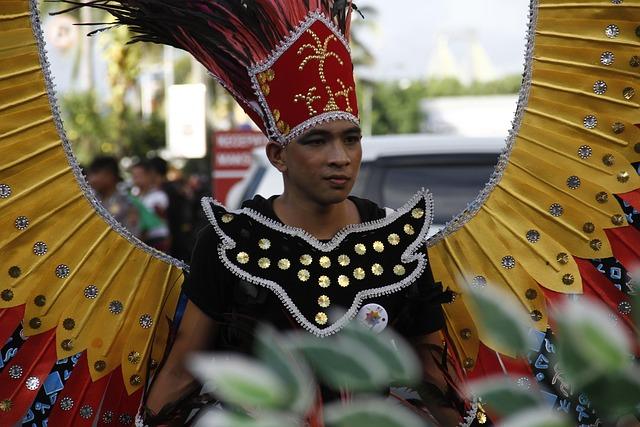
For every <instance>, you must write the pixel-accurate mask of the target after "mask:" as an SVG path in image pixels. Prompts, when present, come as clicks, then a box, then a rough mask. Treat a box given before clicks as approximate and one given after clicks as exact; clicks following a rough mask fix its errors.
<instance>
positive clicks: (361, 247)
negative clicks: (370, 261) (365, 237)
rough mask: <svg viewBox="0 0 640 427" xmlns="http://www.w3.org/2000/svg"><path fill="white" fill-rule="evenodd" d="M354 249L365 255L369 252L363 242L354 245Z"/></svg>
mask: <svg viewBox="0 0 640 427" xmlns="http://www.w3.org/2000/svg"><path fill="white" fill-rule="evenodd" d="M353 249H354V250H355V251H356V253H357V254H358V255H364V254H366V253H367V247H366V246H365V245H363V244H362V243H358V244H357V245H355V246H354V247H353Z"/></svg>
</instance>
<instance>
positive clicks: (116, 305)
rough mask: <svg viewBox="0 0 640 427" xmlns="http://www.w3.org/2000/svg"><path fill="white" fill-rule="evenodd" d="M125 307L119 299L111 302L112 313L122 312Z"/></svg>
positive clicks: (110, 309)
mask: <svg viewBox="0 0 640 427" xmlns="http://www.w3.org/2000/svg"><path fill="white" fill-rule="evenodd" d="M123 309H124V305H122V303H121V302H120V301H118V300H113V301H111V302H110V303H109V312H110V313H111V314H120V313H122V310H123Z"/></svg>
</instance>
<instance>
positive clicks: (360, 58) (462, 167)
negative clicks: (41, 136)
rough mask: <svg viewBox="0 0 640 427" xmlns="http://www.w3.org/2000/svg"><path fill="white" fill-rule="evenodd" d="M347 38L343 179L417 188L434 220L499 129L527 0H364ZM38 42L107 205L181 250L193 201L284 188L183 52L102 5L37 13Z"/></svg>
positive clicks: (368, 188)
mask: <svg viewBox="0 0 640 427" xmlns="http://www.w3.org/2000/svg"><path fill="white" fill-rule="evenodd" d="M357 4H358V7H359V9H360V10H361V12H362V13H363V15H364V16H365V18H364V19H362V18H361V17H359V16H358V15H357V14H354V24H353V27H352V31H353V33H352V50H353V58H354V64H355V66H356V70H355V71H356V77H357V83H358V92H359V96H358V99H359V102H360V114H361V121H362V128H363V131H364V135H365V138H364V140H363V150H364V159H363V169H362V173H361V176H360V179H359V181H358V184H357V186H356V188H355V189H354V192H355V193H356V194H358V195H361V196H365V197H369V198H371V199H373V200H375V201H377V202H378V203H381V204H383V205H386V206H390V207H394V208H395V207H398V206H399V205H401V204H402V203H404V201H406V200H407V199H408V198H409V197H410V196H411V195H412V194H413V193H414V192H415V190H417V189H418V188H420V187H423V186H424V187H429V188H431V189H432V191H433V192H434V195H435V198H436V221H435V222H436V227H435V228H434V229H437V228H438V227H441V226H442V225H443V224H444V223H446V221H448V220H449V219H450V218H451V217H452V216H453V215H455V214H456V213H458V212H460V211H461V210H462V209H463V208H464V207H465V206H466V204H467V203H469V202H471V200H472V199H473V198H474V197H475V195H476V194H477V193H478V191H480V189H481V188H482V187H483V185H484V183H485V182H486V181H487V180H488V178H489V176H490V174H491V172H492V170H493V167H494V165H495V163H496V159H497V156H498V153H499V152H500V151H501V149H502V147H503V145H504V140H505V138H506V136H507V134H508V131H509V129H510V128H511V122H512V120H513V115H514V112H515V109H516V103H517V93H518V90H519V87H520V83H521V79H522V72H523V69H524V65H523V64H524V50H525V43H526V33H527V24H528V1H526V0H510V1H505V0H460V1H458V2H455V3H452V2H442V1H439V2H438V1H434V0H401V1H394V2H391V1H388V0H361V1H359V2H357ZM58 7H59V6H58V5H55V4H53V3H46V2H42V4H41V12H42V15H43V21H44V30H45V40H46V42H47V48H48V58H49V61H50V65H51V72H52V74H53V77H54V81H55V84H56V90H57V95H58V102H59V105H60V107H61V110H62V113H63V119H64V125H65V128H66V131H67V137H68V139H69V140H70V141H71V143H72V145H73V148H74V151H75V153H76V155H77V157H78V159H79V162H80V163H81V165H82V166H83V167H84V169H85V173H86V174H87V176H88V178H89V181H90V183H91V184H92V185H93V186H94V188H95V189H96V192H97V194H98V196H99V197H100V198H101V199H102V201H103V203H104V204H105V206H106V207H107V208H108V209H109V210H110V211H111V212H112V214H113V215H114V216H115V217H116V218H117V219H118V220H119V221H121V222H122V223H124V224H125V225H126V226H127V227H128V228H129V229H131V230H132V231H133V232H134V233H136V234H137V235H138V236H139V237H140V238H142V239H143V240H144V241H146V242H147V243H149V244H150V245H153V246H155V247H157V248H159V249H161V250H164V251H167V252H169V253H170V254H172V255H174V256H176V257H178V258H180V259H185V260H188V258H189V255H190V251H191V248H192V246H193V243H194V239H195V233H196V232H197V230H198V229H199V228H200V227H201V226H202V225H203V224H204V223H205V218H204V217H203V215H202V213H201V210H200V207H199V199H200V198H201V197H202V196H207V195H213V196H214V197H216V198H217V199H218V200H220V201H222V202H224V203H227V204H228V205H229V206H230V207H232V208H233V207H238V206H239V204H240V202H241V201H242V200H243V199H245V198H250V197H253V195H255V194H257V193H259V194H263V195H265V196H269V195H271V194H276V193H278V192H279V191H280V190H281V188H282V187H281V186H282V184H281V182H280V177H279V176H277V174H275V171H274V170H272V169H271V168H269V166H268V164H267V162H266V158H265V157H264V155H263V154H262V153H261V149H260V148H261V147H262V146H263V145H264V144H265V142H266V141H265V139H264V137H263V136H262V135H261V134H259V133H257V132H256V127H255V126H254V125H253V124H252V123H251V122H250V120H249V119H248V117H247V116H246V115H245V114H244V113H243V112H242V109H241V108H240V107H239V106H238V105H236V104H235V102H234V101H233V99H232V98H231V97H230V96H228V95H227V94H226V93H225V92H224V90H223V89H222V88H221V87H220V86H219V85H218V84H216V83H215V82H214V81H213V79H211V78H209V77H208V76H207V73H206V70H204V68H203V67H202V66H200V65H199V64H198V63H197V62H195V61H194V60H193V59H192V58H191V57H190V56H188V55H187V54H186V53H184V52H182V51H179V50H176V49H173V48H169V47H165V46H159V45H151V44H145V45H142V44H134V45H127V44H126V41H127V40H128V39H129V37H130V34H129V33H128V32H127V29H126V28H114V29H111V30H109V31H104V32H101V33H98V34H96V35H95V36H93V37H86V36H85V35H86V33H88V32H89V31H90V29H93V28H92V27H85V26H77V25H75V24H76V23H78V22H109V17H108V16H104V15H101V14H100V12H99V11H95V10H91V9H89V8H82V9H81V10H80V11H78V12H74V13H70V14H64V15H57V16H48V12H50V11H52V10H56V8H58Z"/></svg>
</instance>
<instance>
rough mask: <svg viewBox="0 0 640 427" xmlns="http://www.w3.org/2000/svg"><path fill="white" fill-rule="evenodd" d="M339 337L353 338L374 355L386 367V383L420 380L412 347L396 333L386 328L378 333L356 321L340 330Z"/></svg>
mask: <svg viewBox="0 0 640 427" xmlns="http://www.w3.org/2000/svg"><path fill="white" fill-rule="evenodd" d="M340 338H341V339H349V340H353V341H354V342H355V344H356V345H360V346H361V347H362V350H361V351H362V352H367V353H369V354H372V355H374V356H376V357H377V358H378V359H379V360H380V362H381V363H382V364H383V365H384V366H385V368H386V378H385V379H384V380H383V381H384V382H385V383H386V384H391V383H394V384H402V385H411V384H416V383H417V382H418V381H420V375H421V367H420V362H419V360H418V357H417V356H416V354H415V351H414V350H413V348H412V347H411V346H410V345H409V344H408V343H407V342H406V341H405V339H404V338H402V337H401V336H400V335H398V334H397V333H395V332H393V331H392V330H391V329H389V328H387V329H386V330H384V331H382V332H381V333H379V334H376V333H374V332H372V331H371V330H370V329H366V328H364V327H363V326H361V325H360V324H358V323H357V322H351V323H350V324H349V326H347V327H346V328H344V329H343V330H342V331H341V332H340Z"/></svg>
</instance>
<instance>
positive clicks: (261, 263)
mask: <svg viewBox="0 0 640 427" xmlns="http://www.w3.org/2000/svg"><path fill="white" fill-rule="evenodd" d="M270 265H271V260H270V259H269V258H260V259H259V260H258V266H259V267H260V268H269V266H270Z"/></svg>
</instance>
